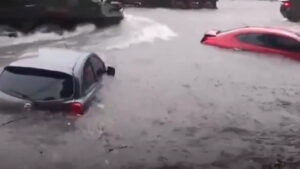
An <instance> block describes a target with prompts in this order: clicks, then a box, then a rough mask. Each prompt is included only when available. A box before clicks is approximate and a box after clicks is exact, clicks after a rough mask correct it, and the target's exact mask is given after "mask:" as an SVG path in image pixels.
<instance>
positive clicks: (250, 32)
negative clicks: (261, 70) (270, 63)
mask: <svg viewBox="0 0 300 169" xmlns="http://www.w3.org/2000/svg"><path fill="white" fill-rule="evenodd" d="M201 43H203V44H206V45H212V46H218V47H221V48H227V49H234V50H238V51H253V52H257V53H269V54H276V55H282V56H286V57H288V58H290V59H294V60H298V61H300V35H299V34H298V33H296V32H292V31H289V30H286V29H281V28H269V27H244V28H238V29H234V30H230V31H216V30H211V31H209V32H207V33H206V34H205V35H204V37H203V38H202V40H201Z"/></svg>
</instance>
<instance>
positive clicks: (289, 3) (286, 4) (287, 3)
mask: <svg viewBox="0 0 300 169" xmlns="http://www.w3.org/2000/svg"><path fill="white" fill-rule="evenodd" d="M283 6H284V7H286V8H289V7H291V6H292V2H291V1H285V2H283Z"/></svg>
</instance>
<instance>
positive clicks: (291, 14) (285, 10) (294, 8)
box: [280, 0, 300, 22]
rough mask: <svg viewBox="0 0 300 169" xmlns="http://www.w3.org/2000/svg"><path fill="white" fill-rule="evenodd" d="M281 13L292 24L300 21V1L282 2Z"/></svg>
mask: <svg viewBox="0 0 300 169" xmlns="http://www.w3.org/2000/svg"><path fill="white" fill-rule="evenodd" d="M280 12H281V14H282V15H283V17H285V18H287V19H288V20H290V21H292V22H297V21H299V20H300V1H299V0H282V1H281V6H280Z"/></svg>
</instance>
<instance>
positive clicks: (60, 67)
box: [9, 48, 91, 75]
mask: <svg viewBox="0 0 300 169" xmlns="http://www.w3.org/2000/svg"><path fill="white" fill-rule="evenodd" d="M90 54H91V53H85V52H77V51H73V50H68V49H60V48H42V49H39V50H38V53H36V54H32V53H30V55H27V56H26V57H24V58H21V59H19V60H17V61H15V62H12V63H11V64H10V65H9V66H13V67H24V68H25V67H26V68H36V69H43V70H51V71H58V72H63V73H66V74H69V75H72V74H73V68H74V66H75V65H76V63H77V62H78V61H79V60H82V59H84V58H86V57H88V56H89V55H90ZM25 55H26V54H25Z"/></svg>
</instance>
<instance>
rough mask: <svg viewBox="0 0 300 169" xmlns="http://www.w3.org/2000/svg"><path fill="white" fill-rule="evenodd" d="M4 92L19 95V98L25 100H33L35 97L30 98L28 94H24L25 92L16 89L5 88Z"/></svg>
mask: <svg viewBox="0 0 300 169" xmlns="http://www.w3.org/2000/svg"><path fill="white" fill-rule="evenodd" d="M3 92H4V93H7V94H9V95H11V96H14V97H18V98H21V99H24V100H29V101H33V99H32V98H30V97H29V96H27V95H26V94H23V93H20V92H17V91H14V90H3Z"/></svg>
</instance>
